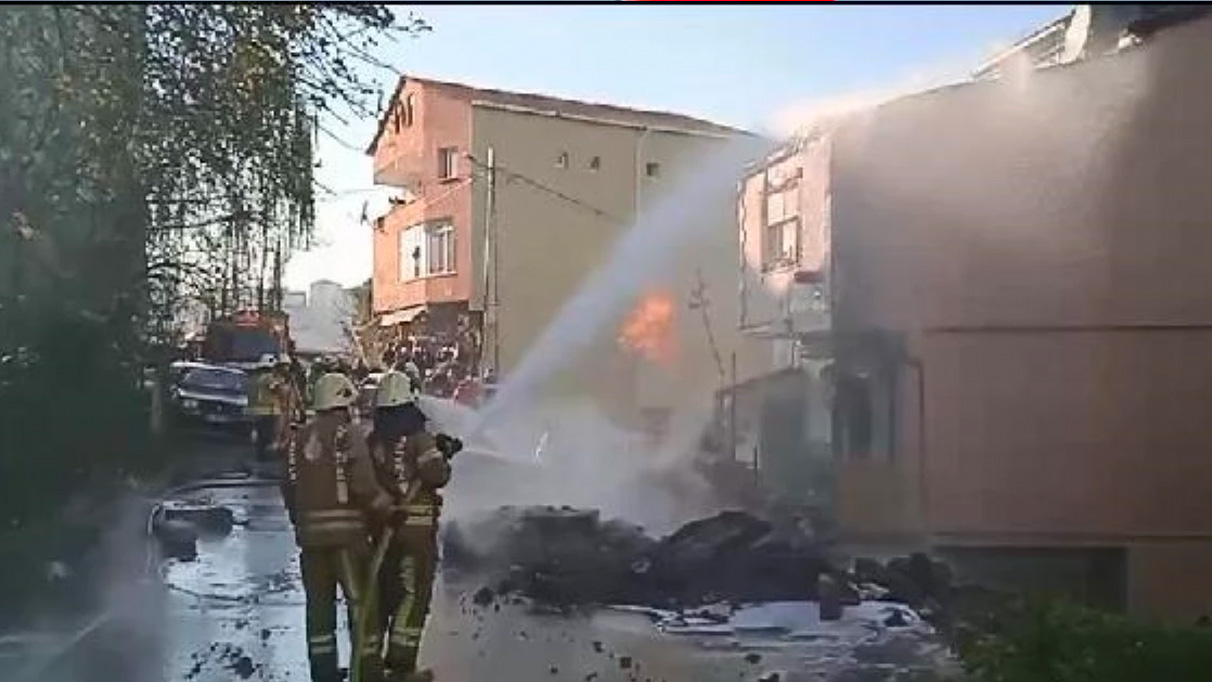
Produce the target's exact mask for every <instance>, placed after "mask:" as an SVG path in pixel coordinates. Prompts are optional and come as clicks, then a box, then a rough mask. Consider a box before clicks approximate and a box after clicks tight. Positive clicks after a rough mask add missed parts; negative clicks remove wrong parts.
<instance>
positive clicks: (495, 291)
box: [484, 147, 501, 377]
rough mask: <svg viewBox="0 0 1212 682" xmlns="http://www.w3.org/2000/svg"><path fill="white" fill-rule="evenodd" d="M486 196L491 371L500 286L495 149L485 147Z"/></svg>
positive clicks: (496, 364) (497, 352) (496, 367)
mask: <svg viewBox="0 0 1212 682" xmlns="http://www.w3.org/2000/svg"><path fill="white" fill-rule="evenodd" d="M486 167H487V168H486V169H487V171H488V196H487V199H486V200H485V202H484V204H485V206H484V258H485V261H486V263H485V267H484V317H485V322H486V323H487V324H486V326H487V327H488V330H489V331H490V333H491V335H492V339H491V341H492V371H493V373H494V374H496V375H498V377H499V375H500V372H501V334H500V331H501V323H500V313H501V287H500V280H499V277H500V272H501V269H500V250H501V248H500V239H499V235H498V233H497V161H496V152H495V150H494V149H493V148H492V147H489V148H488V156H487V164H486Z"/></svg>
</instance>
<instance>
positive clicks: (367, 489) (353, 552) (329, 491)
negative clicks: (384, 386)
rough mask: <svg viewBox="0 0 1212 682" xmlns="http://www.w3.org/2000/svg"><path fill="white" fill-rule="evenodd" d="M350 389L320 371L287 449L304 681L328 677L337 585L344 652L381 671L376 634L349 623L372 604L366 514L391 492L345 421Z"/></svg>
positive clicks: (385, 507)
mask: <svg viewBox="0 0 1212 682" xmlns="http://www.w3.org/2000/svg"><path fill="white" fill-rule="evenodd" d="M356 393H357V392H356V390H355V389H354V386H353V384H352V383H351V382H350V380H349V379H348V378H347V377H345V376H344V375H341V374H336V373H328V374H325V375H323V376H321V377H320V378H319V379H318V380H317V381H316V386H315V393H314V395H313V400H312V407H313V408H314V410H315V416H314V417H312V419H311V420H310V421H308V422H307V423H306V424H305V425H304V426H303V427H302V428H301V429H299V430H298V431H297V433H296V434H295V435H294V437H293V438H292V439H291V440H292V446H291V448H290V449H289V451H288V454H287V471H286V477H285V478H284V481H283V488H282V493H283V498H284V500H285V502H286V506H287V509H288V510H289V512H290V516H291V520H292V521H293V522H294V524H295V539H296V541H297V543H298V545H299V549H300V558H299V564H300V567H301V569H302V573H303V589H304V592H305V594H306V598H307V654H308V661H309V663H310V665H311V679H312V682H336V681H337V680H338V679H340V678H339V673H338V668H337V635H336V626H337V586H338V585H340V586H341V591H342V592H343V593H344V595H345V601H346V603H347V604H348V605H349V622H350V632H351V634H352V636H353V639H354V641H353V642H352V645H351V648H350V651H351V652H352V653H351V657H352V656H360V657H361V659H362V660H361V666H362V670H364V671H366V675H367V677H368V678H370V679H376V678H378V677H379V676H380V675H381V673H382V665H381V658H380V653H381V650H382V639H381V637H379V636H377V635H374V634H372V635H370V636H368V637H365V638H364V641H358V640H359V639H360V638H359V637H358V635H357V633H356V628H355V624H356V623H357V622H358V619H359V617H360V616H361V610H362V609H369V610H371V612H370V613H367V614H366V618H367V619H368V620H371V621H374V620H377V619H378V617H377V615H376V614H375V613H374V612H373V609H374V607H375V604H374V603H372V600H370V599H364V598H363V597H364V595H365V594H366V588H367V586H366V585H365V584H363V583H365V581H366V576H367V574H368V572H369V557H370V547H369V542H368V541H369V532H370V523H369V522H368V516H379V517H385V516H386V515H387V514H389V513H390V507H391V496H390V495H389V494H387V492H385V491H384V490H383V489H382V488H380V487H379V485H378V484H377V482H376V479H375V471H374V466H373V464H372V463H371V460H370V457H369V453H368V452H367V449H366V434H365V433H364V432H363V431H361V429H360V428H359V427H358V425H357V424H355V423H353V421H352V418H351V414H350V406H351V405H352V404H353V402H354V397H355V395H356Z"/></svg>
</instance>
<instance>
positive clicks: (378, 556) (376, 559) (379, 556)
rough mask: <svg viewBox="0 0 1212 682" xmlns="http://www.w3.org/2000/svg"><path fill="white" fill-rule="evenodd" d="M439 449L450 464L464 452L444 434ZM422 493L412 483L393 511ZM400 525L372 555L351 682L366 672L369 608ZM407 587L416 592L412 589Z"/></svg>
mask: <svg viewBox="0 0 1212 682" xmlns="http://www.w3.org/2000/svg"><path fill="white" fill-rule="evenodd" d="M438 449H439V450H440V451H441V452H442V455H443V456H444V457H445V458H446V461H447V462H449V461H450V460H452V459H454V456H455V455H456V454H458V453H459V451H460V450H462V449H463V442H462V441H460V440H459V439H457V438H450V437H448V436H445V434H440V435H439V436H438ZM420 491H421V484H420V481H416V480H414V481H413V482H411V483H409V485H408V489H407V490H406V491H405V492H404V496H403V497H402V498H401V499H400V501H399V503H398V504H397V505H395V506H394V507H393V508H392V511H393V512H403V510H404V509H405V508H407V506H408V505H409V503H411V502H412V500H413V498H415V497H416V496H417V493H419V492H420ZM399 525H400V524H399V523H398V522H395V521H394V520H393V521H392V522H390V523H388V524H387V526H386V528H384V529H383V534H382V535H380V536H379V541H378V542H377V543H376V544H375V548H374V554H372V555H371V559H370V571H369V573H368V575H367V580H366V582H365V583H363V584H364V585H365V586H366V587H365V589H364V594H365V598H364V600H363V601H362V606H361V607H360V608H359V609H358V615H357V620H356V622H355V623H354V652H353V653H354V655H353V656H351V657H350V663H349V682H362V678H363V673H364V671H363V670H362V660H363V656H362V655H361V651H362V649H361V647H362V643H363V642H365V641H366V639H367V635H368V634H369V630H370V627H371V626H372V623H371V622H370V611H371V610H370V608H369V605H370V604H373V603H374V602H375V600H377V599H378V598H379V595H378V586H379V572H380V571H382V570H383V561H384V559H385V558H386V557H387V550H388V548H389V547H391V543H392V540H394V539H395V535H396V528H397V527H398V526H399ZM406 587H407V588H408V589H413V587H412V586H411V585H409V586H406Z"/></svg>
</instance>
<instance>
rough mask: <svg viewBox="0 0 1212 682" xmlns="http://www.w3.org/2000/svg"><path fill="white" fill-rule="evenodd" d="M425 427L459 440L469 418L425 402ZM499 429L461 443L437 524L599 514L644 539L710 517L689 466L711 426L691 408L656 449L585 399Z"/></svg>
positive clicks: (707, 413) (517, 417) (705, 494)
mask: <svg viewBox="0 0 1212 682" xmlns="http://www.w3.org/2000/svg"><path fill="white" fill-rule="evenodd" d="M423 408H424V409H425V411H426V413H427V414H428V415H429V417H430V418H431V419H432V420H433V422H434V423H435V425H436V426H437V427H438V428H440V429H442V430H446V431H448V432H451V433H466V431H464V430H463V428H464V425H465V424H468V423H473V422H474V421H475V420H476V419H477V416H476V414H475V412H474V410H470V409H469V408H466V407H463V406H461V405H457V404H456V403H453V402H451V401H447V400H440V399H434V398H427V399H424V400H423ZM512 414H513V418H512V419H510V420H509V422H508V424H507V425H501V426H498V427H495V428H492V429H490V430H483V431H481V432H480V433H479V434H477V435H475V436H473V437H471V438H470V440H469V441H468V442H467V443H466V449H465V451H464V452H463V453H460V454H459V455H458V456H457V457H456V459H455V462H454V475H453V477H452V479H451V484H450V486H449V487H448V488H447V495H446V507H445V508H444V511H443V514H444V515H445V516H446V517H447V518H453V519H459V518H467V517H468V516H473V515H475V514H476V513H478V512H484V511H491V510H494V509H497V508H499V507H502V506H510V505H513V506H530V505H554V506H564V505H567V506H570V507H577V508H586V509H597V510H600V511H601V513H602V514H603V516H606V517H610V518H621V519H625V520H627V521H629V522H631V523H634V524H637V525H640V526H643V527H645V528H647V529H648V530H650V531H652V532H664V531H667V530H670V529H672V528H675V527H677V526H679V525H681V524H683V523H685V522H686V521H689V520H691V519H694V518H698V517H701V516H703V515H705V514H709V513H711V512H714V511H717V510H718V508H719V505H718V503H717V501H716V499H715V496H714V494H713V492H712V490H711V487H710V485H708V483H707V481H705V480H704V479H703V478H702V477H701V476H700V475H699V474H697V473H696V471H695V469H694V467H693V466H691V465H690V463H689V460H690V459H691V458H692V457H693V456H694V454H695V453H696V452H697V445H698V441H699V436H700V435H701V433H702V431H703V428H704V427H705V426H706V424H707V421H708V420H709V419H710V417H711V414H712V413H711V410H710V407H709V406H707V405H704V404H698V405H695V406H693V407H687V408H684V409H681V410H679V411H677V412H675V414H674V417H673V420H672V424H671V428H670V429H669V432H668V433H667V434H666V436H665V438H664V439H663V440H662V441H661V442H659V443H652V442H650V441H649V440H648V439H647V438H646V437H645V436H643V435H641V434H637V433H634V432H631V431H628V430H626V429H622V428H619V427H618V426H616V425H615V424H614V423H612V422H611V420H610V419H609V418H608V417H607V416H606V415H605V414H603V413H602V411H601V410H599V409H598V408H597V407H596V405H594V403H593V402H592V401H590V400H588V399H585V400H576V401H565V402H563V403H561V404H558V405H546V406H539V405H534V406H532V407H531V408H530V409H528V410H524V411H517V412H513V413H512Z"/></svg>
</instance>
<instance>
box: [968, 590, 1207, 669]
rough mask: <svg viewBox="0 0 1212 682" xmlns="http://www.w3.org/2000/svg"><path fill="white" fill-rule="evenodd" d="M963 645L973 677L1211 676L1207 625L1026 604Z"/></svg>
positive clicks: (1046, 603) (1054, 604)
mask: <svg viewBox="0 0 1212 682" xmlns="http://www.w3.org/2000/svg"><path fill="white" fill-rule="evenodd" d="M998 620H999V623H998V625H997V626H996V627H995V628H993V629H992V630H991V631H990V632H988V633H985V634H982V635H979V636H977V637H975V638H973V639H972V640H971V641H969V642H967V643H966V644H964V645H963V646H962V647H961V656H962V658H963V660H964V665H965V667H966V668H967V670H968V672H969V674H970V676H971V679H972V680H973V682H1148V681H1152V680H1158V681H1159V682H1160V681H1162V680H1164V681H1166V682H1188V681H1190V682H1198V681H1202V680H1212V628H1205V627H1180V626H1173V625H1159V624H1153V623H1148V622H1144V621H1140V620H1135V619H1131V618H1128V617H1126V616H1122V615H1116V614H1110V613H1104V612H1101V611H1095V610H1092V609H1088V608H1084V607H1078V606H1073V605H1069V604H1065V603H1059V602H1055V601H1039V600H1034V601H1025V602H1020V603H1019V604H1018V605H1017V606H1016V607H1014V608H1012V609H1010V610H1008V611H1006V612H1004V613H1003V614H1002V615H1001V617H1000V618H999V619H998Z"/></svg>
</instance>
